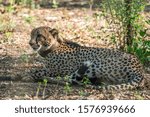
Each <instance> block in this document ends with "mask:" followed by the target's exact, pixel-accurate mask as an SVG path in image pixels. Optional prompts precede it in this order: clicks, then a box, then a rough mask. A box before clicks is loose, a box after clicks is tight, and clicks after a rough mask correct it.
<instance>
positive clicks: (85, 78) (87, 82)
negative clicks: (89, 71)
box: [81, 77, 91, 86]
mask: <svg viewBox="0 0 150 117" xmlns="http://www.w3.org/2000/svg"><path fill="white" fill-rule="evenodd" d="M81 82H82V83H83V85H84V86H86V85H89V84H91V81H90V80H89V78H87V77H84V78H83V79H82V81H81Z"/></svg>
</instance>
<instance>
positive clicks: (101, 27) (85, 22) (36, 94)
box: [0, 3, 150, 100]
mask: <svg viewBox="0 0 150 117" xmlns="http://www.w3.org/2000/svg"><path fill="white" fill-rule="evenodd" d="M70 4H71V3H70ZM72 4H73V3H72ZM85 6H86V7H84V6H80V7H76V6H71V7H67V6H65V7H59V8H56V9H54V8H39V9H29V8H24V7H20V6H16V7H15V9H14V10H12V11H10V12H6V9H5V8H0V15H1V17H0V21H1V22H3V23H2V25H0V99H4V100H5V99H18V100H20V99H24V100H26V99H27V100H34V99H88V100H89V99H90V100H94V99H106V100H107V99H113V100H114V99H116V100H118V99H131V100H133V99H137V100H139V99H142V100H143V99H145V100H146V99H150V68H149V66H146V67H144V68H145V81H144V82H143V86H141V87H140V88H138V89H134V90H126V91H99V90H93V89H86V88H83V87H81V86H69V87H67V86H66V85H62V84H59V83H47V84H44V83H42V84H41V83H37V82H34V81H33V80H32V79H31V78H30V76H29V75H28V71H29V70H30V69H33V68H35V67H40V66H41V65H42V64H43V58H41V57H40V56H38V55H37V54H36V53H35V52H33V50H32V48H31V47H30V46H29V44H28V42H29V40H30V32H31V30H32V29H34V28H35V27H39V26H49V27H52V28H56V29H58V30H59V32H60V35H61V36H62V37H64V38H66V39H70V40H73V41H75V42H77V43H80V44H82V45H85V46H94V47H102V48H115V46H114V44H113V43H112V42H111V40H110V35H111V33H112V32H113V31H115V30H114V29H113V28H114V27H113V26H110V25H108V24H107V22H106V20H105V19H104V17H96V14H98V13H101V11H100V10H99V9H97V8H94V9H89V8H88V5H87V4H86V5H85ZM143 15H144V16H145V17H146V18H150V14H149V12H147V11H145V12H144V13H143ZM146 27H148V29H149V31H150V26H149V25H146ZM116 29H117V28H116ZM147 39H148V40H150V37H147ZM148 64H149V63H148Z"/></svg>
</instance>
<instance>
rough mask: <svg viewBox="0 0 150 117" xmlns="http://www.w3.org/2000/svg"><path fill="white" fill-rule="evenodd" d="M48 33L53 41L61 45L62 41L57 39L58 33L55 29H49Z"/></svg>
mask: <svg viewBox="0 0 150 117" xmlns="http://www.w3.org/2000/svg"><path fill="white" fill-rule="evenodd" d="M49 32H50V33H51V34H52V36H53V37H54V39H56V40H57V41H58V42H59V43H62V42H63V40H62V39H61V38H60V37H59V35H58V34H59V32H58V30H57V29H55V28H53V29H50V30H49Z"/></svg>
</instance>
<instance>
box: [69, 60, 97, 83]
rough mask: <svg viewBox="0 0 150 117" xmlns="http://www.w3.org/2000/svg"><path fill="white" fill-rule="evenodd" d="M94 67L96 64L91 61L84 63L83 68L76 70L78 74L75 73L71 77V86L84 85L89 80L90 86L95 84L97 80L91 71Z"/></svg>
mask: <svg viewBox="0 0 150 117" xmlns="http://www.w3.org/2000/svg"><path fill="white" fill-rule="evenodd" d="M93 65H94V64H93V63H92V62H90V61H86V62H83V64H82V65H81V67H80V68H79V69H78V70H76V72H74V73H73V74H72V75H71V76H69V78H70V80H69V82H70V83H71V84H78V85H84V81H85V80H87V79H88V80H89V83H90V84H95V82H96V80H97V78H96V76H95V74H93V72H92V71H91V70H92V69H91V67H92V66H93ZM94 66H95V65H94ZM85 82H86V81H85Z"/></svg>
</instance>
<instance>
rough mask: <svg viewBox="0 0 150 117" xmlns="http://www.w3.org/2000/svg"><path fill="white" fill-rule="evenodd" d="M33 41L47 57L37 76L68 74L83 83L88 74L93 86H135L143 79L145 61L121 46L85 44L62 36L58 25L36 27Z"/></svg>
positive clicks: (32, 73) (31, 41)
mask: <svg viewBox="0 0 150 117" xmlns="http://www.w3.org/2000/svg"><path fill="white" fill-rule="evenodd" d="M29 44H30V46H31V47H32V49H33V50H34V51H37V53H38V54H39V55H40V56H42V57H44V58H45V65H44V66H43V68H41V69H37V70H35V71H32V72H31V76H32V77H33V79H35V80H39V79H41V78H43V77H44V76H46V77H58V76H60V77H62V78H63V77H65V76H68V78H69V82H70V83H72V84H80V83H81V81H83V78H84V77H86V78H88V79H89V80H90V81H91V83H92V84H91V85H89V86H91V87H92V88H95V89H102V90H110V89H111V90H125V89H134V88H137V87H139V86H140V84H141V82H142V80H143V69H142V65H141V64H140V62H139V60H138V59H137V57H136V56H134V55H131V54H128V53H125V52H122V51H119V50H117V49H107V48H100V47H99V48H98V47H86V46H81V45H80V44H77V43H75V42H73V41H69V40H66V39H63V38H61V37H60V36H59V34H58V30H57V29H54V28H50V27H46V26H45V27H44V26H43V27H38V28H35V29H33V30H32V31H31V40H30V41H29ZM96 82H98V83H99V84H101V85H95V83H96Z"/></svg>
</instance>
